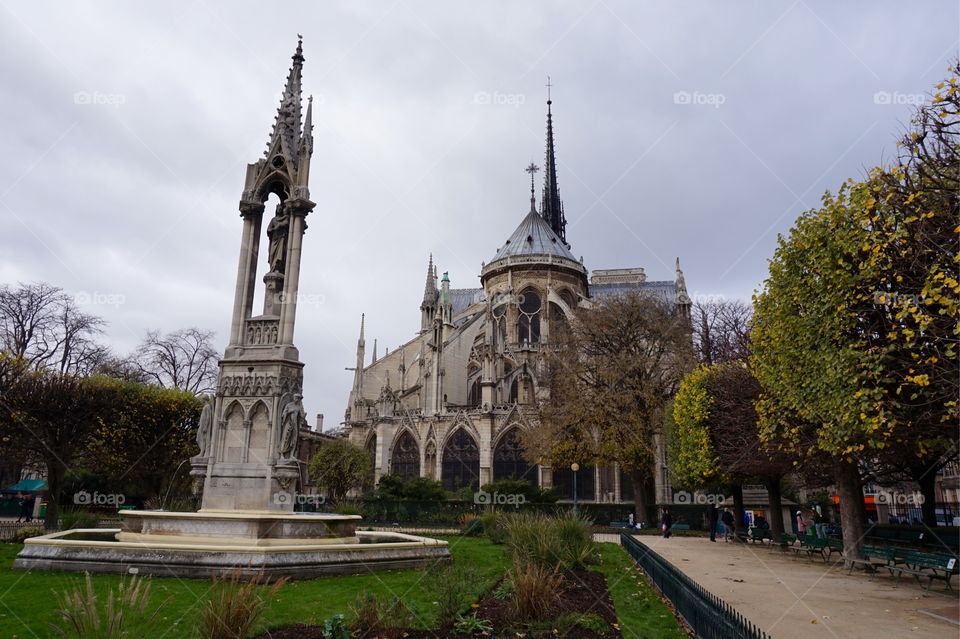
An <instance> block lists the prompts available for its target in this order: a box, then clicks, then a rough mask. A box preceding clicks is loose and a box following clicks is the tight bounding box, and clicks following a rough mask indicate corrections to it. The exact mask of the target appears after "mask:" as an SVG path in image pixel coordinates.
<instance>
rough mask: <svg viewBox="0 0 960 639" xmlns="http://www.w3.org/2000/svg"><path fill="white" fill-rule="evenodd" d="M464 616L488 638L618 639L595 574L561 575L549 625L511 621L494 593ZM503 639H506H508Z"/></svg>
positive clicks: (423, 637) (288, 636)
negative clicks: (483, 627) (478, 622)
mask: <svg viewBox="0 0 960 639" xmlns="http://www.w3.org/2000/svg"><path fill="white" fill-rule="evenodd" d="M470 614H472V615H476V617H477V618H478V619H483V620H486V621H488V622H490V625H491V626H492V633H491V634H492V635H493V636H501V635H502V634H503V633H505V632H511V634H512V633H513V632H521V633H524V635H525V636H527V637H539V636H543V637H547V636H556V635H557V633H559V634H560V635H562V636H563V637H564V638H565V639H620V638H621V636H622V635H621V634H620V631H619V629H618V627H617V626H616V624H617V614H616V612H615V611H614V607H613V599H612V598H611V597H610V592H609V591H608V590H607V578H606V577H605V576H604V575H603V574H601V573H599V572H588V571H580V570H578V571H570V572H567V573H564V585H563V588H562V590H561V591H560V598H559V599H558V601H557V602H556V603H555V604H554V606H553V607H552V608H551V610H550V613H549V614H548V615H547V618H548V619H550V621H543V622H534V623H530V624H520V623H518V622H517V620H516V618H515V617H514V614H513V611H512V610H511V606H510V599H509V597H504V598H498V597H497V596H496V594H495V591H493V592H491V593H490V594H488V595H487V596H486V597H484V598H483V599H482V600H481V601H480V602H479V604H478V607H477V608H473V609H471V612H470ZM360 636H362V637H366V639H466V638H468V637H472V636H477V635H469V634H461V633H458V632H457V631H456V630H455V629H454V628H452V627H445V628H438V629H431V630H422V629H396V630H392V631H390V632H388V633H381V634H370V635H360ZM508 636H509V635H508ZM322 638H323V634H322V632H321V629H320V627H319V626H305V625H301V624H297V625H295V626H288V627H286V628H282V629H279V630H273V631H270V632H267V633H264V634H262V635H260V636H259V637H258V638H257V639H322Z"/></svg>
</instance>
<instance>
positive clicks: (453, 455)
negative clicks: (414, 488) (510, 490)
mask: <svg viewBox="0 0 960 639" xmlns="http://www.w3.org/2000/svg"><path fill="white" fill-rule="evenodd" d="M442 479H443V487H444V488H445V489H447V490H458V489H460V488H464V487H467V486H469V487H471V488H473V489H474V490H476V489H477V488H478V487H479V486H480V447H479V446H477V442H475V441H474V440H473V437H471V436H470V435H469V434H468V433H467V431H465V430H464V429H462V428H458V429H457V431H456V432H455V433H454V434H453V435H451V436H450V439H448V440H447V443H446V445H445V446H444V447H443V469H442Z"/></svg>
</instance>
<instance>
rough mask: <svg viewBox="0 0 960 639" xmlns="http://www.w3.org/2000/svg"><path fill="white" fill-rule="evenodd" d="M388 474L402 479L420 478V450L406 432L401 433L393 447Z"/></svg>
mask: <svg viewBox="0 0 960 639" xmlns="http://www.w3.org/2000/svg"><path fill="white" fill-rule="evenodd" d="M390 473H391V474H392V475H396V476H398V477H401V478H402V479H413V478H414V477H419V476H420V448H419V447H418V446H417V441H416V440H415V439H414V438H413V435H411V434H410V433H409V432H408V431H403V433H402V434H401V435H400V437H399V438H398V439H397V443H396V444H394V445H393V455H391V456H390Z"/></svg>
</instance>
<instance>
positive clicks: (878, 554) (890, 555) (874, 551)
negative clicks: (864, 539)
mask: <svg viewBox="0 0 960 639" xmlns="http://www.w3.org/2000/svg"><path fill="white" fill-rule="evenodd" d="M841 550H842V548H841ZM860 554H861V555H863V556H862V557H846V556H844V558H843V560H844V561H845V562H847V563H848V564H849V567H850V569H849V570H847V574H848V575H849V574H850V573H852V572H853V569H854V568H855V567H856V566H863V569H864V570H865V571H866V572H870V573H876V572H877V569H878V568H886V567H888V566H892V565H896V563H897V549H896V548H893V547H891V546H873V545H866V546H864V547H863V549H862V550H861V551H860Z"/></svg>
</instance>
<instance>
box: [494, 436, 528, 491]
mask: <svg viewBox="0 0 960 639" xmlns="http://www.w3.org/2000/svg"><path fill="white" fill-rule="evenodd" d="M499 479H525V480H527V481H529V482H530V483H531V484H533V485H534V486H536V485H538V484H539V483H540V477H539V473H538V472H537V466H535V465H531V464H530V462H528V461H527V460H526V459H525V458H524V456H523V445H522V444H521V443H520V429H519V428H511V429H510V431H509V432H507V434H506V435H504V436H503V437H502V438H501V439H500V442H499V443H498V444H497V447H496V448H495V449H494V451H493V480H494V481H497V480H499Z"/></svg>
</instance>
